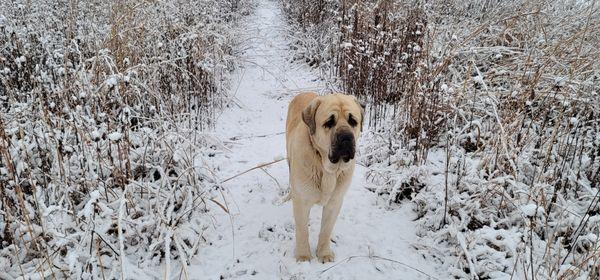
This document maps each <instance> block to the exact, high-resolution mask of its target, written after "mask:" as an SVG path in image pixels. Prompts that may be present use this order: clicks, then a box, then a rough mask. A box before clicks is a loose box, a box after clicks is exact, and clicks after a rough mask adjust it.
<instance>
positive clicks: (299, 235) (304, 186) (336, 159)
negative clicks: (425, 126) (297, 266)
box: [286, 93, 364, 263]
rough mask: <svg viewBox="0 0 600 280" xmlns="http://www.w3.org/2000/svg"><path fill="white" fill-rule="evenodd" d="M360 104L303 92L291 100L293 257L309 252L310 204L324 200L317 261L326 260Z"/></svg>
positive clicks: (359, 123) (349, 164) (288, 127)
mask: <svg viewBox="0 0 600 280" xmlns="http://www.w3.org/2000/svg"><path fill="white" fill-rule="evenodd" d="M363 112H364V110H363V108H362V107H361V105H360V104H359V103H358V101H357V100H356V98H355V97H354V96H350V95H344V94H330V95H326V96H317V95H316V94H315V93H302V94H299V95H298V96H296V97H294V99H293V100H292V102H291V103H290V106H289V109H288V115H287V123H286V148H287V157H288V165H289V170H290V187H291V198H292V203H293V208H294V219H295V222H296V259H297V260H298V261H308V260H310V258H311V252H310V246H309V244H308V219H309V213H310V209H311V208H312V206H313V205H314V204H317V203H318V204H321V205H322V206H323V213H322V218H321V232H320V234H319V243H318V244H317V257H318V259H319V261H320V262H323V263H325V262H331V261H333V259H334V254H333V252H332V251H331V248H330V246H329V243H330V237H331V231H332V230H333V226H334V224H335V221H336V219H337V216H338V214H339V212H340V208H341V206H342V201H343V199H344V194H345V193H346V190H348V187H349V186H350V181H351V179H352V173H353V172H354V165H355V159H354V153H355V151H356V140H357V139H358V137H359V136H360V132H361V129H362V121H363Z"/></svg>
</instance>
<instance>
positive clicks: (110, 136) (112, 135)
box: [108, 132, 122, 142]
mask: <svg viewBox="0 0 600 280" xmlns="http://www.w3.org/2000/svg"><path fill="white" fill-rule="evenodd" d="M121 136H122V134H121V133H120V132H113V133H110V134H108V139H110V140H111V141H115V142H116V141H119V140H120V139H121Z"/></svg>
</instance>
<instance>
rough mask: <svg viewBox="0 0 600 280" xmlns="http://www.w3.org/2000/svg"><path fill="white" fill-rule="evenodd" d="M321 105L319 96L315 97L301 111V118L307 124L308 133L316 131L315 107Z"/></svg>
mask: <svg viewBox="0 0 600 280" xmlns="http://www.w3.org/2000/svg"><path fill="white" fill-rule="evenodd" d="M319 105H321V100H319V98H315V99H314V100H313V101H312V102H310V104H308V106H307V107H306V108H304V110H303V111H302V120H303V121H304V123H305V124H306V125H307V126H308V129H309V131H310V134H315V132H316V131H317V124H316V123H315V114H316V113H317V108H319Z"/></svg>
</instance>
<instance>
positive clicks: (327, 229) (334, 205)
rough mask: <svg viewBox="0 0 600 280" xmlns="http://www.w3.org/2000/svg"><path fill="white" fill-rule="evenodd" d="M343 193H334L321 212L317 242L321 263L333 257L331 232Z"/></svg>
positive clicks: (330, 260)
mask: <svg viewBox="0 0 600 280" xmlns="http://www.w3.org/2000/svg"><path fill="white" fill-rule="evenodd" d="M343 200H344V197H343V195H340V194H338V193H336V194H334V195H333V196H332V197H331V199H329V201H328V202H327V204H326V205H325V206H323V214H322V217H321V232H320V233H319V243H318V244H317V257H318V258H319V261H320V262H322V263H326V262H332V261H333V259H334V254H333V251H331V248H330V243H331V232H332V231H333V226H334V225H335V221H336V220H337V217H338V214H339V213H340V208H341V207H342V202H343Z"/></svg>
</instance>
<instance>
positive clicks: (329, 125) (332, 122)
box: [323, 116, 335, 128]
mask: <svg viewBox="0 0 600 280" xmlns="http://www.w3.org/2000/svg"><path fill="white" fill-rule="evenodd" d="M334 125H335V117H334V116H331V117H329V119H328V120H327V122H326V123H324V124H323V126H324V127H326V128H332V127H333V126H334Z"/></svg>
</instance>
